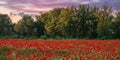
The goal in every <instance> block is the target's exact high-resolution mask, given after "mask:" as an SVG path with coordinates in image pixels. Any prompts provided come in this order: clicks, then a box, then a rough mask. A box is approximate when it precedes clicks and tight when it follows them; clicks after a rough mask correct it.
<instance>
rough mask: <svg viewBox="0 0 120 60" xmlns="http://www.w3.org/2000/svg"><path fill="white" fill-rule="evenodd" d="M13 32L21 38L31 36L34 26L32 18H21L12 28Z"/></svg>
mask: <svg viewBox="0 0 120 60" xmlns="http://www.w3.org/2000/svg"><path fill="white" fill-rule="evenodd" d="M14 29H15V31H16V32H17V33H18V34H19V35H22V36H27V35H33V32H34V29H35V26H34V21H33V18H32V17H30V16H27V15H25V16H23V17H22V19H21V20H20V21H18V23H17V24H16V25H15V27H14Z"/></svg>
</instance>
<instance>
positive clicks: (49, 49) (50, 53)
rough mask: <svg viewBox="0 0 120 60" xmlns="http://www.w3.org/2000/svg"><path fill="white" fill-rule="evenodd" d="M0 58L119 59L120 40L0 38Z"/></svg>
mask: <svg viewBox="0 0 120 60" xmlns="http://www.w3.org/2000/svg"><path fill="white" fill-rule="evenodd" d="M0 60H120V41H119V40H116V41H113V40H110V41H107V40H106V41H102V40H98V41H95V40H88V41H87V40H0Z"/></svg>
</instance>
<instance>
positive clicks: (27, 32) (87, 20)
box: [0, 5, 120, 39]
mask: <svg viewBox="0 0 120 60" xmlns="http://www.w3.org/2000/svg"><path fill="white" fill-rule="evenodd" d="M112 13H113V10H112V8H111V7H109V6H106V5H104V6H103V7H102V8H98V7H96V6H89V5H79V6H78V7H74V6H71V7H68V8H55V9H53V10H51V11H49V12H46V13H42V14H41V15H38V16H36V21H34V19H33V18H32V17H31V16H23V17H22V19H21V20H20V21H18V22H17V23H16V24H13V23H12V22H11V19H10V18H9V17H8V16H7V15H3V14H0V35H1V36H7V37H8V38H9V34H10V35H11V36H13V38H19V37H21V36H22V37H26V36H27V37H28V36H29V37H43V38H46V37H49V38H55V37H59V38H60V37H63V38H80V39H85V38H87V39H96V38H98V39H120V12H117V14H116V17H114V16H113V15H112Z"/></svg>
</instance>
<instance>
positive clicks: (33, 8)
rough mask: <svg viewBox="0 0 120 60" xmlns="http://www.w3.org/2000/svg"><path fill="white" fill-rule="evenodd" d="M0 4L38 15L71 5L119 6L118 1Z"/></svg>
mask: <svg viewBox="0 0 120 60" xmlns="http://www.w3.org/2000/svg"><path fill="white" fill-rule="evenodd" d="M0 2H5V3H4V4H0V6H3V7H6V8H9V9H11V10H16V11H23V12H27V13H30V12H31V13H39V11H44V10H45V11H46V10H49V9H53V8H58V7H67V6H71V5H74V6H77V5H78V4H91V5H102V4H107V5H110V6H111V5H112V6H113V7H114V8H115V9H120V8H118V7H119V6H118V5H120V1H118V0H114V1H112V0H104V1H103V0H0Z"/></svg>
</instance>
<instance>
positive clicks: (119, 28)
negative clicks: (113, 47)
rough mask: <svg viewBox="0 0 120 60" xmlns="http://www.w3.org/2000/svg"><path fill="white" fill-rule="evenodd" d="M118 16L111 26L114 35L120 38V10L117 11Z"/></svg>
mask: <svg viewBox="0 0 120 60" xmlns="http://www.w3.org/2000/svg"><path fill="white" fill-rule="evenodd" d="M116 15H117V17H116V18H115V19H114V20H113V21H112V23H111V25H110V27H111V30H110V31H111V33H112V37H113V38H115V39H120V12H117V14H116Z"/></svg>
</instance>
